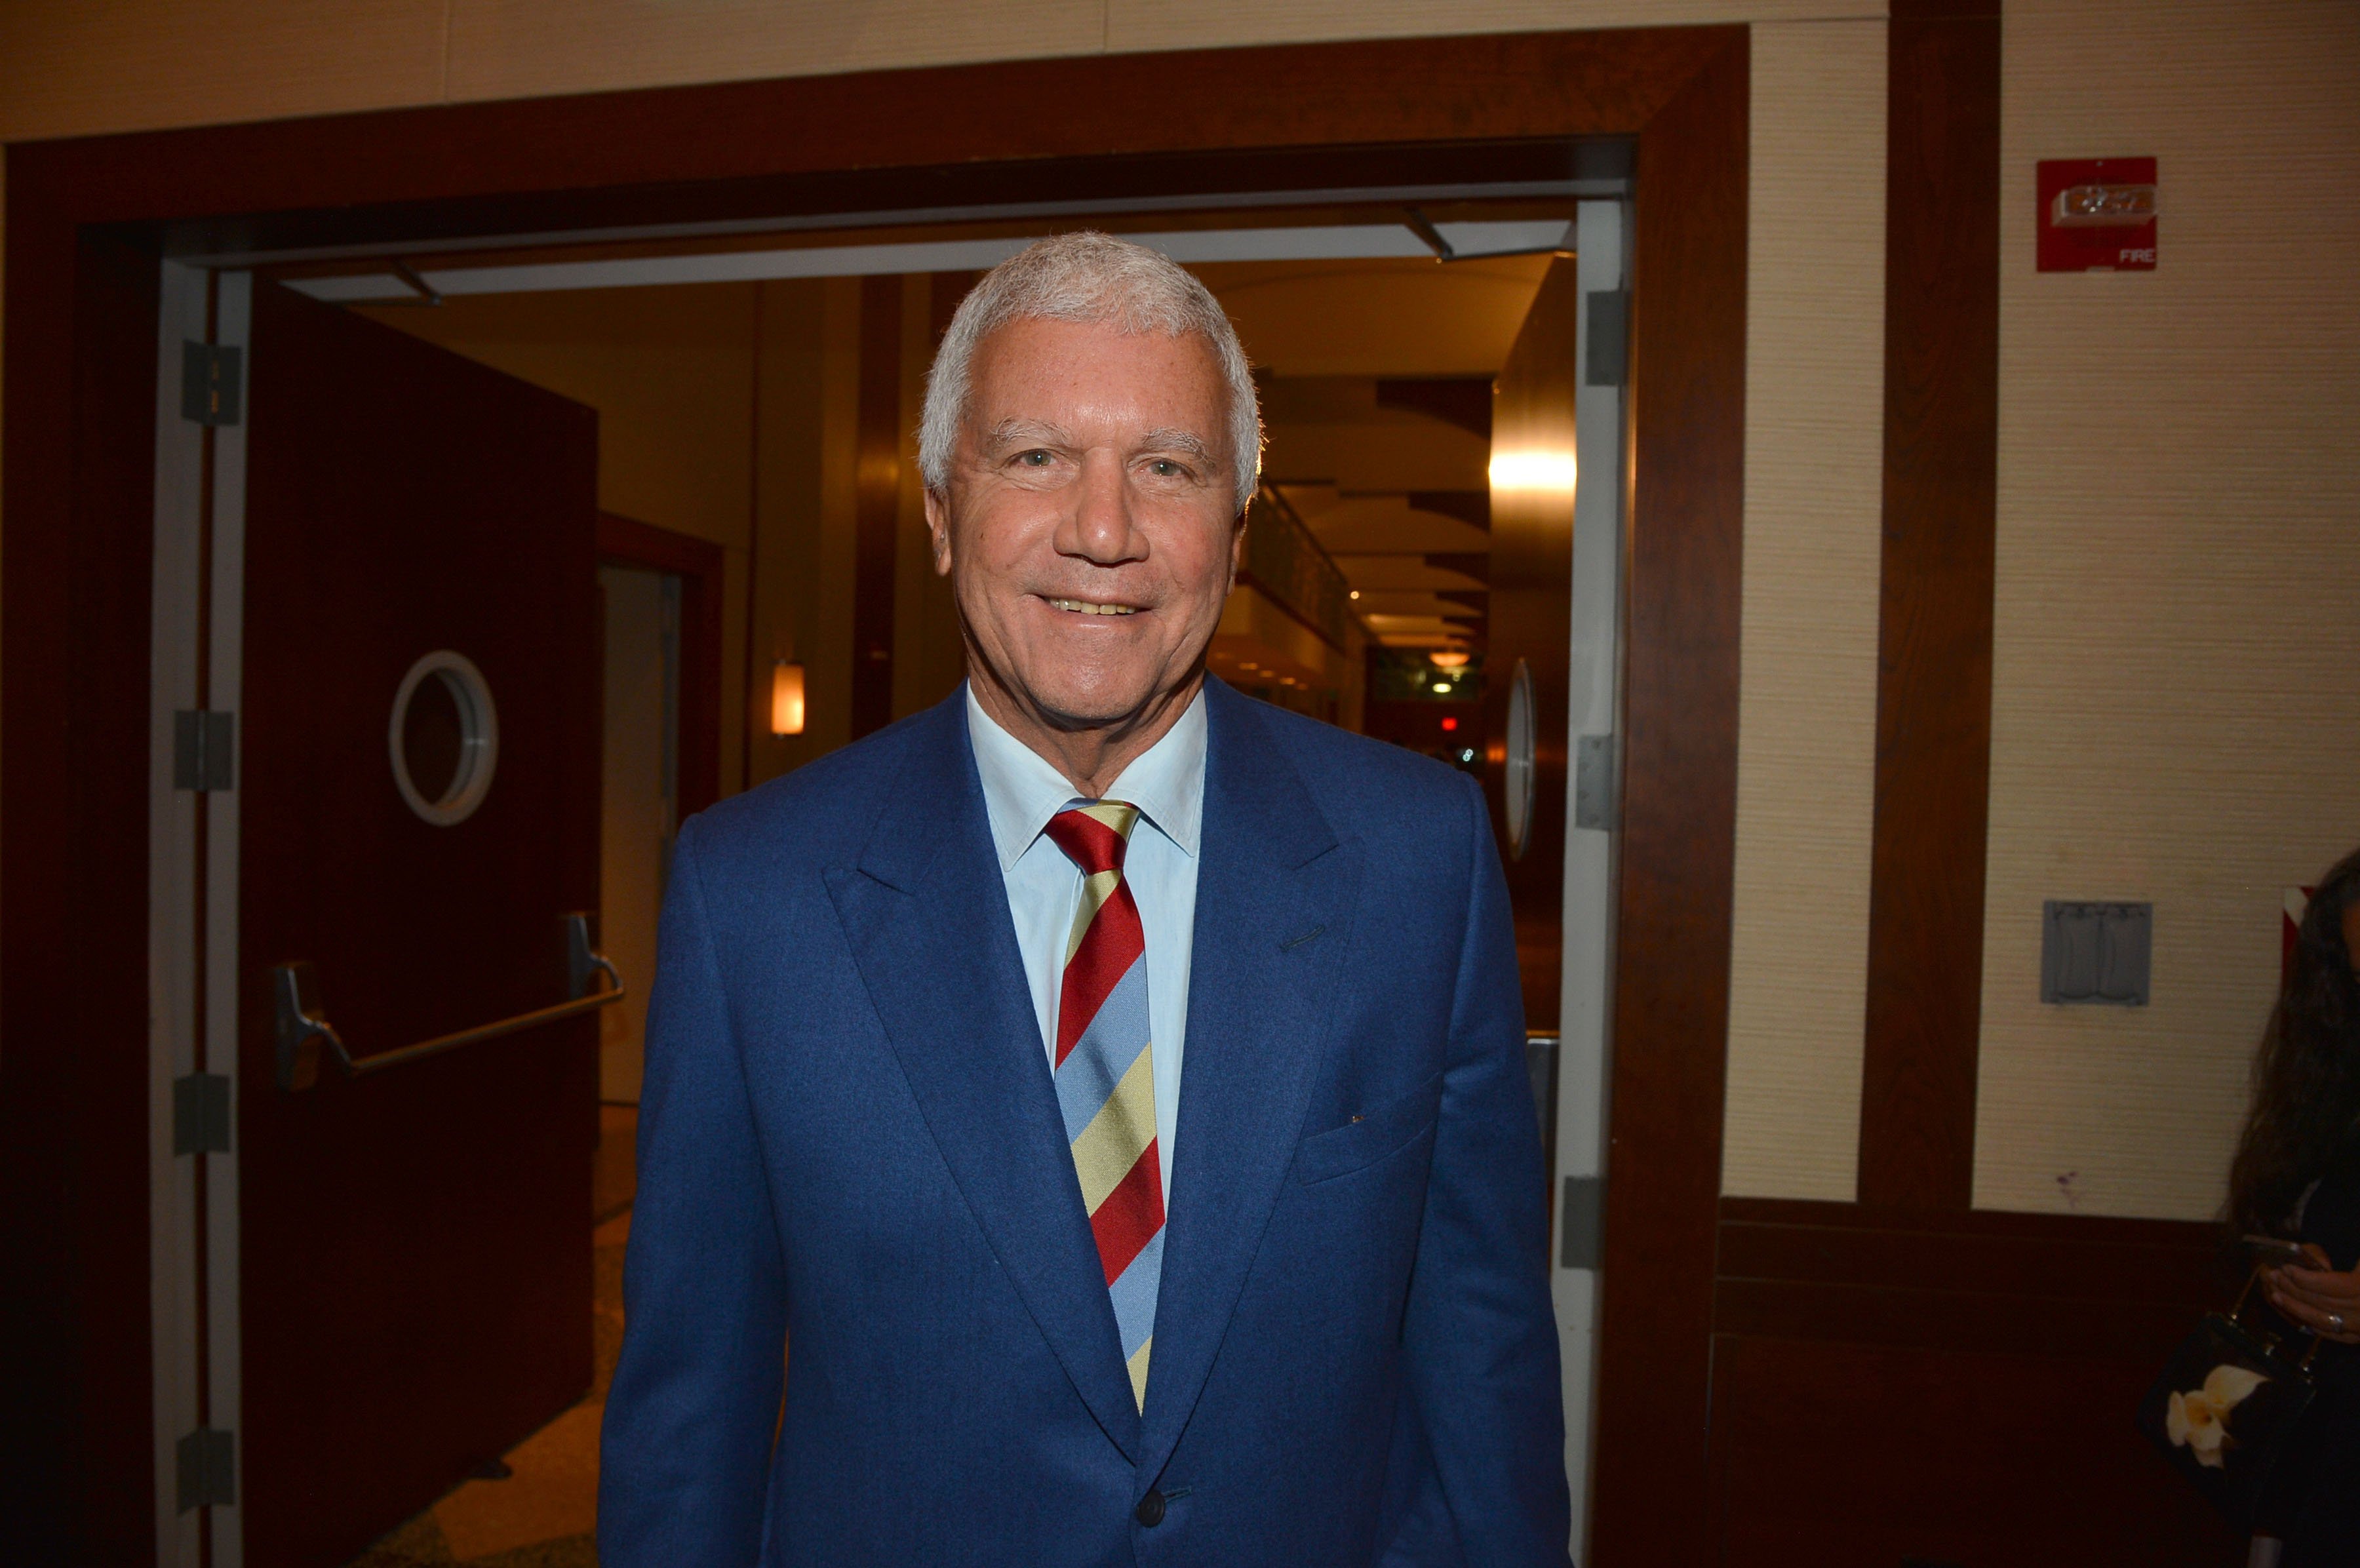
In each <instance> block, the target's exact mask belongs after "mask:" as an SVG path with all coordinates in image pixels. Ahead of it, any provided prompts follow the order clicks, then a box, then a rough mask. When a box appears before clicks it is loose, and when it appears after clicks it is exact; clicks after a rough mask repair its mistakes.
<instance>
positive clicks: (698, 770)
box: [598, 512, 724, 822]
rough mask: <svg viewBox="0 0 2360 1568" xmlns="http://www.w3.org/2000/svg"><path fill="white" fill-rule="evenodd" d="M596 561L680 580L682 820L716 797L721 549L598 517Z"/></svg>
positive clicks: (632, 521)
mask: <svg viewBox="0 0 2360 1568" xmlns="http://www.w3.org/2000/svg"><path fill="white" fill-rule="evenodd" d="M598 556H599V559H600V560H601V561H612V562H614V563H616V564H617V565H621V566H638V567H644V568H646V569H648V570H649V571H651V572H671V573H672V575H674V576H676V577H678V578H679V579H680V582H681V592H680V665H681V679H680V760H679V772H678V777H677V779H676V781H675V784H674V789H675V790H676V791H677V796H676V800H675V802H674V804H675V809H676V810H677V811H678V812H679V814H680V818H681V820H682V821H683V822H685V821H687V820H688V818H689V817H690V816H692V815H694V813H695V812H698V811H703V810H705V807H707V806H709V805H711V804H713V802H714V801H716V800H719V799H721V648H722V638H721V595H722V593H723V592H724V588H723V582H724V552H723V550H722V548H721V547H720V546H719V545H717V544H715V543H714V542H713V541H712V540H711V539H697V538H695V537H694V536H693V535H689V534H683V533H675V532H673V531H672V529H670V528H658V527H656V526H655V525H654V524H653V523H643V522H640V521H639V519H637V518H636V517H617V516H616V515H615V514H614V513H612V512H601V513H599V514H598Z"/></svg>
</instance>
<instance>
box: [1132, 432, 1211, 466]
mask: <svg viewBox="0 0 2360 1568" xmlns="http://www.w3.org/2000/svg"><path fill="white" fill-rule="evenodd" d="M1139 450H1140V451H1141V452H1185V453H1186V454H1187V455H1188V456H1190V457H1193V458H1195V459H1196V461H1197V462H1199V463H1205V464H1207V466H1211V467H1218V466H1219V464H1218V460H1217V459H1216V458H1215V457H1214V456H1213V450H1212V448H1210V447H1208V446H1207V445H1206V444H1205V441H1204V438H1203V437H1201V436H1198V435H1197V434H1196V433H1195V432H1194V431H1191V430H1150V431H1148V432H1147V434H1146V435H1145V436H1144V437H1143V438H1142V439H1141V441H1140V443H1139Z"/></svg>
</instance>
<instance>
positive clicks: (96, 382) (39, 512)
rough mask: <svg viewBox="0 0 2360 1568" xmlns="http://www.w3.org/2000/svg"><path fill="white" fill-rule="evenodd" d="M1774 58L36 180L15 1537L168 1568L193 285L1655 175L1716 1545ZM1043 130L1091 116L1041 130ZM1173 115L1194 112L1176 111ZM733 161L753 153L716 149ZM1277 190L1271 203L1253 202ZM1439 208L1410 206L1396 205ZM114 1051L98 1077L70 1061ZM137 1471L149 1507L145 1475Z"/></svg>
mask: <svg viewBox="0 0 2360 1568" xmlns="http://www.w3.org/2000/svg"><path fill="white" fill-rule="evenodd" d="M1748 87H1749V34H1748V32H1747V29H1746V28H1744V27H1672V28H1653V29H1634V30H1625V31H1614V32H1591V33H1568V32H1558V33H1537V34H1523V35H1491V36H1485V37H1479V38H1415V39H1403V40H1386V41H1382V42H1370V43H1349V44H1322V45H1304V46H1286V47H1279V48H1268V49H1230V50H1205V51H1190V52H1185V53H1175V54H1164V55H1153V56H1100V57H1087V58H1081V59H1070V60H1025V61H1011V62H1005V63H997V64H991V65H982V66H966V67H954V68H945V69H932V70H914V71H880V72H868V73H860V74H854V75H845V76H834V77H820V78H807V79H798V80H791V81H780V82H740V83H726V84H717V85H710V86H702V87H691V88H677V89H660V90H650V91H646V92H638V93H606V94H593V95H585V96H580V97H574V98H553V99H540V100H532V101H529V102H520V103H487V104H470V105H461V106H447V107H437V108H430V109H419V110H406V111H397V112H390V113H384V114H353V115H341V116H331V117H324V118H319V119H312V120H296V121H283V122H276V123H271V124H265V125H236V126H224V127H215V128H207V129H198V130H189V131H178V132H162V133H155V134H148V135H136V136H109V137H90V138H82V139H77V140H71V141H62V142H56V143H46V144H30V145H18V146H15V147H10V148H9V149H8V154H7V175H6V196H7V204H8V212H7V221H6V246H7V255H6V310H5V320H6V321H7V323H8V325H7V335H6V341H5V365H4V366H0V391H5V399H6V407H7V408H8V410H9V415H8V419H7V422H6V427H5V466H4V467H0V474H5V478H0V484H4V485H5V490H0V500H5V517H6V529H5V538H0V562H5V566H0V748H5V755H6V757H8V758H9V759H10V760H9V766H8V767H7V768H5V771H0V863H5V866H6V867H7V877H6V880H5V884H0V1174H5V1213H6V1214H7V1223H8V1224H9V1225H10V1233H9V1236H8V1238H7V1254H6V1258H5V1266H6V1269H7V1271H8V1272H9V1274H10V1276H11V1278H12V1279H15V1280H16V1281H18V1282H19V1283H20V1286H21V1287H22V1288H20V1289H18V1290H14V1291H12V1292H10V1297H11V1301H10V1303H9V1306H8V1308H7V1311H8V1313H9V1321H8V1322H7V1323H5V1334H7V1335H8V1339H7V1342H8V1343H10V1344H12V1345H17V1346H21V1347H25V1348H26V1350H27V1351H28V1352H30V1354H20V1355H18V1356H16V1357H14V1358H12V1359H13V1365H12V1367H11V1371H10V1376H11V1377H12V1380H14V1381H15V1382H16V1387H13V1388H10V1389H9V1390H8V1393H9V1399H10V1406H11V1408H12V1409H15V1410H20V1411H23V1412H24V1416H23V1418H22V1419H21V1420H20V1421H19V1422H18V1423H16V1432H15V1433H13V1434H12V1439H11V1447H12V1450H14V1451H15V1452H13V1453H12V1454H11V1456H10V1459H11V1462H10V1463H9V1464H8V1465H5V1467H0V1469H5V1482H0V1485H5V1488H6V1494H7V1496H6V1502H7V1508H6V1509H5V1511H6V1512H7V1513H8V1514H9V1516H10V1517H11V1519H14V1520H17V1521H21V1523H20V1524H18V1525H17V1526H16V1527H15V1529H16V1539H18V1540H19V1541H23V1542H24V1549H26V1550H27V1551H30V1552H35V1553H36V1554H39V1553H41V1552H44V1551H45V1552H47V1554H49V1555H50V1556H53V1557H56V1558H59V1559H60V1560H64V1559H71V1560H84V1561H97V1560H107V1561H114V1560H126V1561H131V1560H137V1559H139V1558H144V1557H146V1556H147V1554H148V1552H150V1551H151V1550H152V1549H153V1545H154V1543H155V1542H156V1541H157V1530H158V1521H157V1520H156V1519H154V1518H153V1515H152V1504H151V1501H150V1497H151V1493H150V1489H149V1486H148V1485H147V1477H148V1476H149V1475H151V1474H152V1471H153V1466H154V1460H153V1455H154V1454H155V1452H156V1451H157V1450H158V1448H160V1446H161V1439H162V1437H163V1436H164V1435H166V1434H158V1433H155V1432H154V1425H155V1418H156V1414H157V1412H155V1411H154V1410H152V1408H151V1398H152V1396H151V1377H150V1374H151V1371H152V1367H151V1363H150V1356H151V1350H150V1345H149V1322H148V1317H149V1292H148V1290H147V1282H148V1279H149V1275H150V1270H149V1258H148V1245H149V1215H148V1191H147V1188H148V1183H147V1154H148V1149H147V1141H146V1139H147V1130H148V1117H147V1116H146V1115H145V1114H142V1110H143V1107H145V1106H146V1105H147V1101H148V1084H147V1077H148V1069H147V1051H146V1050H145V1049H144V1047H137V1046H134V1045H133V1044H132V1043H131V1042H134V1041H144V1040H145V1039H146V1036H147V1021H146V1012H147V996H146V994H145V988H144V987H142V986H139V985H126V984H125V978H126V976H128V975H137V974H140V973H143V972H144V969H145V958H146V953H147V920H146V916H147V909H148V898H147V881H148V870H149V867H148V856H147V844H146V842H145V838H144V835H141V834H137V833H130V832H126V827H127V825H128V824H129V823H131V822H137V821H140V820H143V812H144V811H145V810H146V808H147V803H148V802H147V787H148V783H149V777H148V757H149V749H150V748H149V746H148V744H147V743H148V738H149V734H148V725H149V722H150V691H149V676H150V670H149V659H150V639H149V624H148V623H149V615H150V608H151V604H150V590H151V583H150V572H151V567H152V549H151V544H152V537H153V513H154V496H155V492H154V478H155V472H156V470H155V455H156V453H155V448H156V443H157V441H158V439H159V429H160V428H161V427H162V425H163V422H164V419H165V418H166V417H167V411H164V410H159V409H158V406H157V391H156V384H155V367H156V357H155V356H156V354H157V352H158V338H159V332H160V331H161V330H162V328H161V319H160V315H159V307H160V303H161V301H160V297H159V287H158V276H159V268H158V258H159V256H162V255H164V254H167V253H168V252H169V253H171V254H179V255H183V256H191V257H195V256H201V255H215V256H218V255H221V254H223V253H228V252H235V251H238V250H247V251H251V250H253V249H256V248H264V249H273V250H285V249H290V248H294V247H298V246H303V245H312V246H327V245H397V244H400V243H406V242H414V241H419V240H432V239H437V238H450V237H456V236H462V235H476V236H493V235H502V234H519V233H522V232H540V233H549V232H559V231H582V230H588V229H613V228H617V227H626V226H630V225H634V224H638V225H650V224H667V223H670V224H680V223H720V222H729V221H733V220H743V219H748V218H756V217H761V216H765V215H771V214H777V213H781V212H827V211H837V212H866V211H878V210H882V209H888V208H894V207H902V208H908V207H913V206H922V205H924V204H926V203H927V201H933V202H934V203H935V204H937V205H939V204H940V203H941V202H942V201H943V200H944V198H945V194H946V193H947V194H950V195H954V196H956V198H957V199H958V200H959V201H961V202H962V203H964V202H965V201H983V200H989V192H990V191H994V190H1003V191H1016V190H1022V189H1026V188H1031V189H1034V190H1037V189H1039V187H1040V185H1041V182H1042V181H1043V179H1044V177H1045V178H1048V179H1052V180H1055V181H1056V182H1058V184H1059V188H1060V189H1065V190H1070V191H1074V192H1075V193H1076V194H1085V193H1090V192H1093V191H1095V192H1098V193H1103V194H1118V195H1120V194H1138V193H1141V192H1146V191H1170V190H1174V189H1177V188H1183V187H1189V186H1191V185H1193V187H1194V188H1196V189H1199V190H1212V191H1222V190H1230V191H1234V190H1245V189H1295V190H1302V189H1317V188H1321V187H1322V186H1324V185H1327V184H1332V183H1338V182H1339V181H1334V180H1323V178H1322V175H1323V173H1324V171H1327V170H1329V169H1336V168H1339V167H1345V166H1354V165H1356V161H1357V166H1359V167H1366V166H1368V165H1369V164H1370V162H1371V160H1372V159H1373V158H1382V163H1383V166H1384V167H1385V168H1386V169H1388V170H1389V171H1390V172H1392V173H1393V174H1394V176H1395V178H1396V179H1398V177H1399V175H1400V174H1401V172H1403V171H1414V170H1415V169H1421V168H1428V167H1432V168H1453V167H1463V166H1464V165H1465V164H1466V163H1467V161H1468V160H1469V159H1470V158H1476V159H1480V160H1481V161H1482V162H1483V163H1484V165H1485V166H1486V167H1487V168H1494V169H1496V168H1503V167H1513V166H1514V165H1516V164H1517V162H1518V160H1520V159H1524V160H1535V159H1537V160H1539V161H1540V162H1543V163H1546V162H1548V161H1549V160H1550V159H1552V158H1554V159H1556V160H1557V161H1558V162H1559V163H1562V162H1563V161H1564V160H1565V159H1566V158H1568V151H1569V149H1570V151H1571V153H1572V154H1573V155H1574V156H1578V155H1579V148H1580V147H1582V146H1583V145H1584V144H1585V143H1586V142H1594V141H1595V140H1596V139H1597V138H1626V139H1627V140H1628V142H1629V144H1630V145H1631V146H1632V147H1633V149H1634V153H1635V171H1636V188H1635V195H1634V200H1633V231H1634V232H1633V267H1634V277H1633V310H1632V331H1631V351H1632V357H1631V365H1630V370H1629V392H1628V398H1629V401H1628V404H1627V407H1628V409H1629V426H1628V433H1627V438H1626V439H1627V443H1628V444H1627V458H1626V463H1625V473H1626V479H1625V485H1626V495H1625V496H1624V508H1623V510H1624V515H1625V516H1626V517H1628V519H1629V521H1630V533H1629V539H1628V546H1627V548H1628V555H1627V557H1626V563H1625V565H1626V576H1625V582H1626V585H1627V598H1626V603H1627V615H1628V640H1627V645H1626V650H1625V659H1624V669H1625V671H1626V688H1625V691H1626V695H1625V703H1626V724H1625V728H1624V731H1623V734H1624V736H1625V747H1624V750H1623V756H1622V767H1623V772H1624V777H1625V779H1626V782H1627V789H1626V791H1625V796H1624V809H1623V813H1622V855H1621V863H1620V871H1619V877H1618V883H1617V905H1618V908H1617V917H1616V925H1617V930H1618V943H1617V960H1616V968H1615V977H1614V1003H1613V1007H1614V1026H1613V1027H1614V1033H1615V1038H1616V1040H1617V1041H1618V1046H1619V1049H1618V1051H1617V1052H1616V1056H1615V1061H1614V1064H1613V1069H1612V1107H1613V1112H1612V1128H1611V1137H1612V1144H1613V1155H1612V1158H1613V1160H1614V1161H1615V1162H1616V1163H1617V1165H1618V1166H1620V1167H1621V1168H1622V1169H1624V1170H1626V1171H1629V1170H1637V1171H1644V1172H1645V1173H1646V1180H1645V1181H1644V1182H1641V1181H1624V1182H1621V1183H1618V1184H1615V1185H1612V1186H1611V1187H1610V1188H1609V1191H1608V1196H1607V1220H1606V1253H1605V1258H1606V1267H1605V1270H1604V1277H1603V1285H1602V1294H1601V1313H1600V1331H1599V1332H1600V1334H1601V1345H1602V1346H1603V1355H1602V1358H1601V1359H1602V1365H1601V1377H1600V1385H1599V1388H1600V1392H1599V1401H1600V1402H1599V1412H1600V1413H1599V1421H1600V1426H1601V1430H1604V1431H1610V1432H1613V1433H1614V1435H1615V1442H1614V1444H1613V1445H1612V1447H1611V1448H1610V1449H1609V1450H1608V1451H1607V1452H1606V1453H1604V1454H1601V1455H1600V1458H1599V1464H1598V1468H1597V1471H1596V1483H1595V1485H1596V1496H1597V1497H1598V1499H1599V1505H1600V1506H1599V1508H1597V1510H1596V1515H1595V1524H1594V1533H1593V1540H1594V1541H1595V1542H1596V1550H1597V1552H1599V1553H1600V1554H1601V1555H1603V1556H1605V1557H1607V1558H1609V1559H1612V1560H1626V1559H1627V1560H1637V1559H1639V1558H1642V1557H1647V1558H1652V1559H1654V1560H1669V1561H1681V1560H1688V1559H1690V1558H1692V1557H1695V1556H1698V1555H1699V1554H1700V1553H1701V1551H1702V1549H1703V1541H1704V1537H1703V1520H1702V1518H1701V1510H1700V1509H1699V1508H1697V1506H1696V1499H1697V1498H1699V1497H1701V1496H1702V1495H1703V1489H1704V1486H1705V1482H1706V1463H1705V1443H1704V1432H1705V1423H1706V1416H1707V1410H1708V1399H1707V1392H1708V1375H1709V1368H1710V1309H1711V1301H1712V1289H1713V1271H1714V1244H1715V1229H1714V1226H1715V1220H1716V1214H1717V1205H1718V1200H1719V1179H1720V1149H1721V1089H1722V1079H1723V1061H1724V1055H1725V1045H1726V1015H1727V995H1728V980H1729V951H1730V889H1731V883H1732V877H1731V870H1732V857H1733V851H1734V836H1735V781H1736V747H1737V665H1738V608H1739V565H1740V559H1741V556H1740V552H1741V548H1742V523H1743V508H1742V490H1743V483H1742V481H1743V411H1744V369H1745V342H1744V340H1745V331H1744V323H1745V286H1746V264H1745V256H1746V245H1745V228H1746V218H1747V196H1746V192H1747V172H1748V171H1747V130H1748V120H1749V103H1748ZM1008 103H1029V104H1033V105H1042V104H1049V105H1054V113H1051V114H1026V115H1011V114H1007V113H1006V112H1005V109H1006V105H1007V104H1008ZM1142 105H1146V106H1151V108H1150V109H1149V110H1148V111H1147V112H1142ZM716 127H727V129H728V131H729V134H727V135H716V134H715V132H716ZM1241 181H1243V182H1244V183H1240V182H1241ZM1388 182H1389V183H1390V182H1393V181H1392V180H1389V181H1388ZM65 1041H72V1042H75V1045H76V1048H75V1049H60V1048H59V1044H58V1042H65ZM134 1477H137V1479H136V1480H134V1479H133V1478H134Z"/></svg>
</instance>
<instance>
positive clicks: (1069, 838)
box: [1043, 800, 1139, 877]
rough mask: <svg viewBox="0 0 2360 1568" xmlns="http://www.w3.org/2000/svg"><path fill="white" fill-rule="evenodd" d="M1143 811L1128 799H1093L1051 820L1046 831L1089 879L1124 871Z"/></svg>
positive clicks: (1060, 813)
mask: <svg viewBox="0 0 2360 1568" xmlns="http://www.w3.org/2000/svg"><path fill="white" fill-rule="evenodd" d="M1138 821H1139V808H1138V807H1137V806H1134V805H1132V804H1131V802H1130V801H1128V800H1093V801H1091V802H1090V803H1089V804H1088V805H1087V806H1075V807H1072V808H1070V809H1068V810H1066V811H1059V812H1058V813H1057V814H1056V815H1055V816H1054V817H1051V818H1050V819H1049V825H1048V827H1047V828H1046V829H1044V830H1043V831H1044V832H1046V833H1048V835H1049V837H1050V839H1051V841H1052V842H1054V844H1056V846H1057V847H1058V848H1059V849H1062V850H1064V851H1065V855H1066V856H1067V858H1069V859H1071V860H1072V861H1073V863H1074V864H1075V865H1076V866H1080V867H1081V868H1082V875H1083V876H1085V877H1096V876H1098V874H1099V873H1101V872H1106V871H1120V870H1121V869H1122V855H1123V851H1124V850H1126V849H1128V848H1129V847H1130V845H1131V828H1132V827H1133V826H1134V825H1135V824H1136V823H1137V822H1138Z"/></svg>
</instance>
